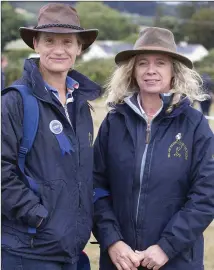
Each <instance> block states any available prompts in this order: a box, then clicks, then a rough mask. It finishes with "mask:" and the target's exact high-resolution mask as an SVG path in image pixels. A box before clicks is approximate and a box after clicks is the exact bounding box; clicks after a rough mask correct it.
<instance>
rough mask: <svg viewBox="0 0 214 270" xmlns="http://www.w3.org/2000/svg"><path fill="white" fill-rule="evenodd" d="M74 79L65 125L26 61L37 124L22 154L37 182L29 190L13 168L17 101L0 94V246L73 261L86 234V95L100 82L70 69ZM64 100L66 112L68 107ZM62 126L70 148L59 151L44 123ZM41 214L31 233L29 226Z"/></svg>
mask: <svg viewBox="0 0 214 270" xmlns="http://www.w3.org/2000/svg"><path fill="white" fill-rule="evenodd" d="M68 75H69V76H71V77H72V78H73V79H74V80H76V81H78V82H79V89H77V90H75V91H74V92H73V95H74V100H75V111H74V112H75V115H76V117H75V127H76V128H75V129H76V132H74V130H73V129H72V127H71V125H70V124H69V122H68V120H67V118H66V115H65V111H64V108H63V106H62V105H61V103H60V102H59V101H58V99H57V98H56V97H55V96H54V95H52V94H51V92H50V91H46V90H45V87H44V81H43V79H42V77H41V74H40V72H39V70H38V67H37V65H36V63H35V62H34V60H32V59H30V60H26V62H25V66H24V72H23V77H22V78H21V79H20V80H19V81H17V82H16V84H25V85H27V86H28V87H30V88H31V89H32V91H33V95H35V97H36V98H37V99H38V105H39V112H40V116H39V126H38V131H37V134H36V138H35V141H34V144H33V148H32V150H31V151H30V153H29V155H28V156H27V160H26V166H25V174H26V175H27V176H30V177H31V178H33V179H34V180H35V181H36V183H37V185H38V186H39V194H35V193H34V192H33V191H32V190H31V189H30V188H29V187H28V186H27V184H26V183H25V182H24V180H23V179H22V176H21V174H20V172H19V170H18V168H17V154H18V149H19V145H20V141H21V139H22V135H23V126H22V121H23V104H22V98H21V96H20V94H19V93H18V92H17V91H15V90H11V91H9V92H7V93H5V94H4V95H3V96H2V118H1V119H2V239H1V240H2V247H3V249H6V250H8V251H9V252H11V253H13V254H17V255H21V256H23V257H26V258H31V259H42V260H51V261H62V262H71V263H75V262H76V261H77V260H78V256H79V254H80V252H81V251H82V250H83V248H84V247H85V245H86V243H87V241H88V239H89V238H90V233H91V228H92V214H93V184H92V169H93V168H92V167H93V149H92V142H93V139H92V137H93V123H92V117H91V113H90V108H89V105H88V103H87V101H88V100H93V99H95V98H96V97H98V95H99V94H100V87H99V86H98V85H97V84H95V83H94V82H92V81H90V80H89V79H88V78H87V77H85V76H83V75H82V74H80V73H78V72H77V71H75V70H73V71H72V72H71V73H69V74H68ZM70 106H73V105H72V103H69V104H68V112H70V118H72V116H71V111H72V110H73V107H72V108H71V107H70ZM52 120H58V121H60V122H61V123H62V125H63V131H64V134H65V135H66V136H67V138H68V140H69V142H70V144H71V145H72V147H73V148H74V152H70V154H68V153H65V154H64V155H63V154H62V151H61V149H60V146H59V143H58V141H57V139H56V137H55V135H54V134H53V133H52V132H51V130H50V128H49V124H50V122H51V121H52ZM41 217H43V218H44V220H43V222H42V224H41V226H40V227H39V228H38V229H37V232H36V234H35V235H32V234H30V233H28V227H29V226H30V227H35V226H36V225H37V224H38V221H39V220H40V219H41Z"/></svg>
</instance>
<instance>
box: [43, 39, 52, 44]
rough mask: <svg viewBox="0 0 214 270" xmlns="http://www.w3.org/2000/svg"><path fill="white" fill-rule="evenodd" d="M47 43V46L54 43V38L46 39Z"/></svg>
mask: <svg viewBox="0 0 214 270" xmlns="http://www.w3.org/2000/svg"><path fill="white" fill-rule="evenodd" d="M45 42H46V43H47V44H52V43H53V39H52V38H46V39H45Z"/></svg>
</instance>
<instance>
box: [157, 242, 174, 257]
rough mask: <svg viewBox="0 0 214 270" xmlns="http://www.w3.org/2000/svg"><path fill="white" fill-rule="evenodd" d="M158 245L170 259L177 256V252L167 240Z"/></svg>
mask: <svg viewBox="0 0 214 270" xmlns="http://www.w3.org/2000/svg"><path fill="white" fill-rule="evenodd" d="M157 245H158V246H159V247H160V248H161V249H162V250H163V251H164V252H165V253H166V255H167V256H168V258H169V259H172V258H174V257H175V256H176V255H177V252H176V251H175V250H174V249H173V247H172V246H171V245H170V243H169V242H168V240H167V239H166V238H164V237H163V238H161V239H160V240H159V241H158V243H157Z"/></svg>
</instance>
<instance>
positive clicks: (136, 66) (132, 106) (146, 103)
mask: <svg viewBox="0 0 214 270" xmlns="http://www.w3.org/2000/svg"><path fill="white" fill-rule="evenodd" d="M115 61H116V63H117V65H118V67H117V69H116V71H115V72H114V73H113V75H112V77H111V79H110V81H109V83H108V85H107V90H108V98H107V103H108V104H109V105H110V107H111V110H110V112H109V113H108V115H107V116H106V118H105V119H104V121H103V123H102V125H101V127H100V130H99V133H98V137H97V139H96V141H95V145H94V163H95V164H94V201H95V209H94V213H95V217H94V220H95V226H94V235H95V236H96V238H97V240H98V242H99V244H100V249H101V251H100V270H111V269H112V270H113V269H118V270H134V269H137V268H138V267H139V269H153V270H158V269H163V270H175V269H176V270H190V269H194V270H202V269H204V268H203V232H204V230H205V229H206V228H207V226H208V225H209V224H210V223H211V221H212V220H213V218H214V154H213V153H214V135H213V132H212V131H211V129H210V127H209V125H208V122H207V120H206V119H205V117H204V116H203V115H202V114H201V113H200V112H199V111H197V110H195V109H194V108H193V107H191V103H192V102H193V101H194V100H203V99H204V98H206V95H205V94H204V93H203V91H202V90H201V85H200V84H201V78H200V76H199V75H198V73H197V72H196V71H195V70H194V69H193V65H192V62H191V61H190V60H189V59H188V58H186V57H184V56H182V55H180V54H178V53H177V51H176V44H175V41H174V36H173V34H172V33H171V32H170V31H169V30H167V29H163V28H156V27H148V28H146V29H145V30H143V31H142V32H141V34H140V36H139V38H138V40H137V41H136V43H135V45H134V48H133V50H129V51H123V52H120V53H119V54H118V55H116V58H115Z"/></svg>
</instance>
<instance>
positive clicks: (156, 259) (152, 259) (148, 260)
mask: <svg viewBox="0 0 214 270" xmlns="http://www.w3.org/2000/svg"><path fill="white" fill-rule="evenodd" d="M135 252H136V254H138V255H139V257H140V259H141V265H142V266H143V267H147V268H148V269H153V270H158V269H160V268H161V267H162V266H163V265H164V264H166V263H167V262H168V260H169V258H168V257H167V255H166V253H165V252H164V251H163V250H162V249H161V248H160V247H159V246H158V245H154V246H150V247H149V248H147V249H146V250H144V251H137V250H136V251H135Z"/></svg>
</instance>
